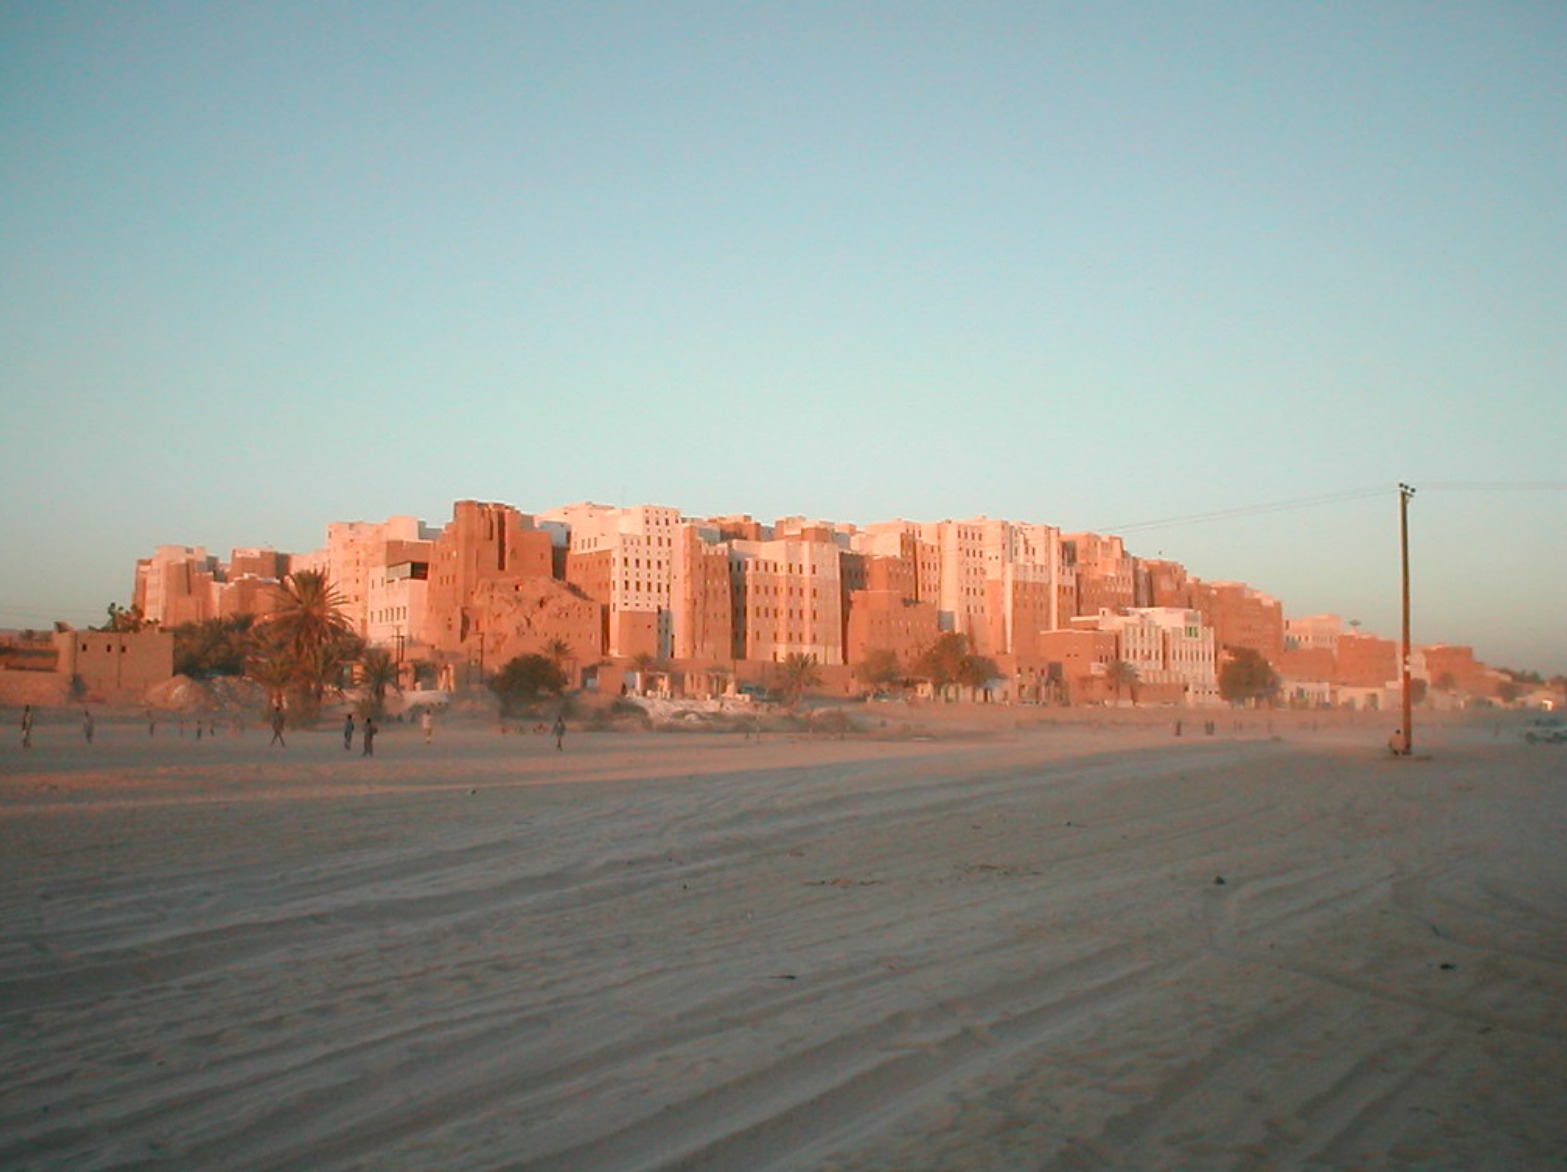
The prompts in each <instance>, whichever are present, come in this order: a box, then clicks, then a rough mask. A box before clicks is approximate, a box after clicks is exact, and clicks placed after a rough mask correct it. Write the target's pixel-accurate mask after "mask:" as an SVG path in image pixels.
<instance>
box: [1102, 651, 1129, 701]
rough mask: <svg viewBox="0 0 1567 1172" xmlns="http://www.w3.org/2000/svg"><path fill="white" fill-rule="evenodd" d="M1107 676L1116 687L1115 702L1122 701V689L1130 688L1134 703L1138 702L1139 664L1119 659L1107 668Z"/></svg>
mask: <svg viewBox="0 0 1567 1172" xmlns="http://www.w3.org/2000/svg"><path fill="white" fill-rule="evenodd" d="M1105 678H1106V679H1107V680H1108V681H1109V682H1110V685H1111V686H1112V687H1113V688H1115V702H1116V703H1117V704H1120V703H1121V689H1122V688H1123V687H1124V688H1130V689H1131V691H1132V703H1134V704H1135V703H1137V665H1136V664H1135V663H1128V662H1127V661H1126V660H1124V659H1118V660H1116V661H1115V662H1114V663H1112V664H1111V665H1110V666H1109V667H1108V668H1106V669H1105Z"/></svg>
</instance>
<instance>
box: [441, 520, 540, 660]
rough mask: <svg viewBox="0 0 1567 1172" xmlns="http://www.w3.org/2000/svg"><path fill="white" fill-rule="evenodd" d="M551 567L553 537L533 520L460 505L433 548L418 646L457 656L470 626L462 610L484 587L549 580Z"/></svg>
mask: <svg viewBox="0 0 1567 1172" xmlns="http://www.w3.org/2000/svg"><path fill="white" fill-rule="evenodd" d="M553 564H554V561H553V557H552V555H551V540H550V535H549V533H548V532H546V531H544V530H542V529H537V528H534V527H533V524H532V518H531V517H525V516H524V515H523V514H522V513H519V512H518V511H517V510H516V509H514V508H512V507H511V506H510V505H503V504H495V503H491V502H480V501H458V502H457V503H456V504H455V505H453V506H452V519H451V521H450V522H448V523H447V525H446V527H445V528H444V529H442V530H441V532H440V534H439V535H438V536H437V537H436V538H435V541H434V542H433V545H432V549H431V558H430V579H429V581H430V585H429V588H428V590H427V592H426V596H425V623H424V630H423V631H421V632H419V635H418V637H419V641H420V642H423V643H427V644H429V645H430V646H431V647H434V648H435V649H437V650H438V651H443V652H455V651H457V650H459V649H460V648H461V647H462V644H463V641H464V640H465V639H466V638H467V635H468V628H469V626H471V622H472V620H471V616H468V615H466V614H465V610H464V608H465V607H466V606H467V605H468V601H469V599H470V598H471V597H472V596H473V592H474V590H475V588H476V587H477V586H478V584H479V583H480V582H481V581H485V580H487V579H491V578H550V577H552V573H551V571H552V568H553Z"/></svg>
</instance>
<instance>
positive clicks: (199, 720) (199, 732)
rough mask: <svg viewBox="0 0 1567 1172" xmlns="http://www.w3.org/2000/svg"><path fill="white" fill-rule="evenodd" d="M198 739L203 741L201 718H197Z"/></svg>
mask: <svg viewBox="0 0 1567 1172" xmlns="http://www.w3.org/2000/svg"><path fill="white" fill-rule="evenodd" d="M196 739H197V740H198V741H199V740H201V717H199V716H198V717H197V718H196Z"/></svg>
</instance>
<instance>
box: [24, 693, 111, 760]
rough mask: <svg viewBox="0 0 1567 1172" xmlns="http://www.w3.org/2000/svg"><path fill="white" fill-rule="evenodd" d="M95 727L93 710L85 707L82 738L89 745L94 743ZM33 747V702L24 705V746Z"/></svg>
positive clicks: (83, 710)
mask: <svg viewBox="0 0 1567 1172" xmlns="http://www.w3.org/2000/svg"><path fill="white" fill-rule="evenodd" d="M95 727H96V726H95V725H94V723H93V718H92V711H91V710H90V709H87V708H83V709H82V740H84V741H86V742H87V743H88V744H89V745H90V744H92V738H93V731H94V729H95ZM32 747H33V706H32V705H31V704H24V705H22V748H24V749H31V748H32Z"/></svg>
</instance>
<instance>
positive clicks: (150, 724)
mask: <svg viewBox="0 0 1567 1172" xmlns="http://www.w3.org/2000/svg"><path fill="white" fill-rule="evenodd" d="M147 735H148V736H149V737H154V736H157V735H158V718H157V717H155V716H154V715H153V714H152V709H151V708H149V709H147Z"/></svg>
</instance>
